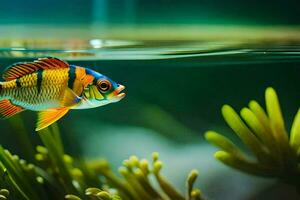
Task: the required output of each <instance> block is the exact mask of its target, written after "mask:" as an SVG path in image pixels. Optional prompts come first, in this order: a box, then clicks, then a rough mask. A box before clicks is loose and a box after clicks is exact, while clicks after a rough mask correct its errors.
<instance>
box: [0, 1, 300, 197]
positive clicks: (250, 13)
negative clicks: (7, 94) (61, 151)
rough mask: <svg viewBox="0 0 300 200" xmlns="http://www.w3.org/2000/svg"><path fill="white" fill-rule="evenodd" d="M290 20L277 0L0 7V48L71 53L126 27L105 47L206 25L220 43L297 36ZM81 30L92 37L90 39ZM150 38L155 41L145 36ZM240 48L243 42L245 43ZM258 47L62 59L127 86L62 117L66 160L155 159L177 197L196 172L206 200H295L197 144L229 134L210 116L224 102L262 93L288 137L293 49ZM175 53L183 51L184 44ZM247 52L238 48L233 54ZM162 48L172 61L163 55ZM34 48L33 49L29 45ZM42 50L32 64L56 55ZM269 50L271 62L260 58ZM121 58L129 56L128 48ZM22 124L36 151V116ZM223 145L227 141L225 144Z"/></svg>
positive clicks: (293, 7) (295, 79)
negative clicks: (116, 97) (270, 98)
mask: <svg viewBox="0 0 300 200" xmlns="http://www.w3.org/2000/svg"><path fill="white" fill-rule="evenodd" d="M299 11H300V6H299V3H298V2H297V1H281V0H275V1H237V0H230V1H220V0H215V1H208V0H206V1H197V0H190V1H183V0H180V1H171V0H159V1H146V0H144V1H142V0H139V1H138V0H128V1H117V0H112V1H108V0H107V1H105V0H94V1H80V0H73V1H58V0H54V1H39V2H37V1H21V0H17V1H10V2H9V1H3V2H1V6H0V23H1V24H0V32H1V33H2V34H1V36H0V37H1V38H2V39H5V38H9V41H10V42H9V43H4V44H2V45H1V47H2V48H6V50H7V49H8V50H10V48H20V47H25V52H26V48H27V47H28V46H26V44H27V43H26V42H24V43H21V45H20V43H14V41H16V40H14V37H16V38H18V40H19V39H20V38H27V39H28V38H30V37H32V38H31V39H32V40H35V39H37V38H39V39H41V38H42V39H43V37H45V36H47V37H51V38H56V37H57V38H60V39H61V38H65V39H68V40H71V43H72V44H73V43H74V42H75V41H78V40H76V39H77V37H79V38H81V37H84V38H86V39H95V38H97V39H101V36H102V35H103V32H105V34H104V35H105V38H106V39H107V38H109V37H110V36H112V35H110V34H108V33H110V32H111V31H112V30H115V28H116V27H117V28H118V30H122V29H126V28H127V27H130V31H127V30H126V31H124V32H123V31H117V32H116V31H112V32H113V36H114V38H122V37H124V36H123V33H125V32H126V35H127V37H129V38H131V39H134V38H135V37H139V38H142V37H143V35H139V34H137V33H135V30H139V29H140V28H141V27H143V28H145V27H146V30H147V35H148V36H147V40H150V41H151V32H152V31H153V33H155V32H156V31H158V30H165V29H166V30H165V31H166V32H168V29H167V28H166V27H170V26H171V27H172V29H171V31H170V34H171V33H174V32H175V33H176V30H177V31H178V29H176V27H180V34H177V36H181V37H183V38H184V35H185V34H187V35H188V34H191V33H189V32H188V30H190V29H186V31H187V32H186V33H185V29H184V27H185V26H193V27H198V29H200V30H201V29H202V28H201V27H205V26H212V25H213V26H216V28H215V29H213V30H212V32H213V33H214V34H216V35H218V36H220V37H221V36H223V34H222V32H223V31H224V30H225V29H226V27H227V26H237V28H236V30H237V32H242V33H243V31H245V30H244V29H245V28H247V27H250V29H251V27H252V26H255V27H259V28H260V29H261V30H262V31H263V30H264V29H265V28H266V29H267V28H270V27H273V26H275V27H277V26H278V27H279V28H277V29H276V30H277V31H275V32H276V34H278V33H280V34H281V33H283V34H284V32H285V29H284V28H283V29H281V27H291V28H295V29H298V25H299V23H300V21H299V16H298V15H299V13H300V12H299ZM16 27H17V28H16ZM33 27H34V28H33ZM56 28H59V31H58V29H56ZM198 29H197V30H198ZM46 30H47V31H46ZM48 30H50V31H48ZM90 30H92V32H93V34H91V35H90ZM246 30H247V29H246ZM281 30H282V31H281ZM49 32H50V33H49ZM82 32H83V34H82ZM149 32H150V34H149ZM216 32H217V33H216ZM225 32H226V31H224V33H225ZM273 32H274V31H273ZM143 33H145V32H143ZM175 33H174V34H175ZM245 34H247V31H245ZM251 34H252V32H251V33H249V32H248V35H247V37H248V36H253V37H254V38H255V32H253V35H251ZM149 35H150V38H149ZM154 35H155V34H154ZM208 35H209V34H208ZM227 35H230V34H228V33H227ZM167 36H168V35H167ZM167 36H166V35H164V38H163V40H166V39H168V37H167ZM89 37H91V38H89ZM196 38H197V39H199V40H201V41H202V42H203V40H204V41H205V38H204V39H203V38H201V37H196ZM267 38H268V35H264V39H267ZM288 38H289V37H288ZM157 39H159V36H156V37H155V40H157ZM234 39H235V38H234V37H232V38H231V39H230V40H234ZM152 40H154V39H152ZM174 40H175V41H176V38H174V37H172V39H170V41H168V42H170V43H172V42H174ZM178 40H182V38H180V39H178ZM193 40H195V38H193ZM230 40H229V42H230ZM252 40H253V38H252V39H251V41H252ZM61 41H62V42H61V43H60V44H61V45H62V46H63V48H62V50H68V45H70V43H68V45H64V40H61ZM243 41H244V43H247V42H248V40H247V38H246V39H245V38H244V39H243ZM192 42H193V41H192ZM209 42H212V41H209ZM213 42H215V41H213ZM218 42H220V41H219V40H218V41H217V43H218ZM227 42H228V39H227ZM234 42H236V41H234ZM50 43H51V42H50ZM260 43H261V46H260V47H261V48H260V50H261V52H264V51H265V52H268V53H267V54H266V55H263V54H259V55H256V56H255V54H254V55H253V54H247V53H246V54H243V55H235V54H230V55H223V54H221V55H219V56H213V55H209V56H207V57H203V56H200V55H201V53H202V49H198V53H200V55H198V56H195V57H187V58H172V59H171V58H167V59H141V60H137V59H134V57H131V59H116V60H114V59H112V58H114V54H113V56H112V57H110V59H105V58H106V57H105V56H101V57H100V58H94V59H86V58H85V59H81V57H80V56H79V57H66V59H67V60H68V59H69V58H72V59H69V60H68V61H69V62H70V63H72V64H78V65H81V66H86V67H91V68H93V69H95V70H97V71H99V72H101V73H103V74H106V75H108V76H110V77H111V78H112V79H114V80H116V81H118V82H120V83H122V84H124V85H125V86H126V87H127V88H126V93H127V97H126V98H125V99H124V100H122V101H121V102H119V103H117V104H112V105H108V106H105V107H102V108H98V109H91V110H80V111H77V110H76V111H71V112H70V113H69V114H68V115H67V116H66V117H64V118H63V119H62V120H60V122H59V125H60V127H61V130H62V134H63V139H64V140H63V141H64V143H65V144H66V148H67V152H68V153H71V154H73V155H77V156H84V157H85V158H95V157H105V158H108V159H109V161H111V162H112V165H113V167H115V168H116V166H119V165H120V164H121V161H122V160H123V159H125V158H127V157H128V156H129V155H132V154H135V155H138V156H139V157H149V156H150V154H151V152H153V151H159V152H160V154H161V159H162V160H164V161H165V163H166V166H165V169H166V170H165V171H164V173H165V174H166V176H168V177H169V178H170V179H171V180H172V181H174V182H175V183H176V185H177V186H178V187H179V188H184V182H183V179H184V177H185V175H186V174H187V173H188V171H189V170H190V169H192V168H196V169H198V170H199V171H200V180H199V183H198V184H199V185H200V187H201V189H202V190H203V192H204V193H205V194H206V195H207V196H208V197H209V198H210V199H281V198H282V197H286V194H289V195H290V199H293V198H294V199H297V196H296V195H295V193H294V192H295V191H294V190H293V189H292V188H290V187H287V186H286V185H279V186H278V185H276V184H274V183H275V182H274V181H273V180H266V179H262V178H256V177H251V176H247V175H244V174H242V173H239V172H236V171H234V170H232V169H229V168H227V167H225V166H223V165H222V164H220V163H218V162H217V161H215V160H214V159H213V156H212V155H213V153H214V151H215V150H216V149H215V148H214V147H211V146H210V145H209V144H207V142H205V141H204V139H203V133H204V131H206V130H208V129H214V130H218V131H220V132H222V133H224V134H227V135H230V134H231V131H230V130H229V129H228V128H227V127H226V124H225V123H224V121H223V119H222V117H221V114H220V108H221V106H222V105H223V104H224V103H228V104H230V105H233V106H234V107H235V108H236V109H237V110H239V109H241V108H242V107H243V106H246V105H247V103H248V102H249V101H250V100H252V99H256V100H258V101H259V102H260V103H262V104H263V102H264V96H263V95H264V90H265V88H266V87H268V86H272V87H274V88H275V89H276V90H277V92H278V94H279V98H280V102H281V105H282V109H283V112H284V116H285V117H286V122H290V123H287V127H288V128H290V124H291V121H292V118H293V115H294V114H295V113H296V111H297V109H298V108H299V102H300V101H299V100H300V94H299V74H300V73H299V72H300V70H299V64H300V63H299V61H300V59H299V56H298V53H299V50H298V49H299V48H298V44H299V42H298V41H297V40H295V39H293V40H291V41H289V42H286V41H285V42H283V43H282V44H281V42H280V40H279V41H277V42H276V43H274V45H273V46H270V45H266V46H264V42H260ZM269 43H270V42H269ZM269 43H268V44H269ZM155 44H158V46H157V45H154V50H157V49H156V48H159V44H160V43H159V41H158V42H155ZM222 44H223V43H222ZM22 45H24V46H22ZM47 45H49V44H47ZM183 45H186V46H187V47H188V46H189V45H191V42H189V43H183ZM29 46H30V45H29ZM50 46H51V45H50ZM71 46H72V45H71ZM251 47H253V46H251V45H250V46H247V45H246V46H242V47H241V49H242V50H245V49H249V48H251ZM44 48H46V46H44ZM60 48H61V47H60ZM167 48H169V50H174V51H175V52H176V49H172V48H173V47H167ZM40 49H43V46H39V48H38V50H40ZM46 49H47V50H48V51H46V52H43V53H42V54H39V56H40V55H43V54H45V55H49V54H50V55H51V54H52V53H53V52H52V50H57V49H51V48H50V49H49V48H48V46H47V48H46ZM78 49H79V50H80V48H77V49H76V50H78ZM120 49H121V51H122V48H120ZM120 49H119V50H120ZM278 49H280V55H277V54H274V55H273V54H270V52H272V51H278ZM2 50H3V49H2ZM152 50H153V49H152ZM124 51H128V52H130V50H128V49H126V50H124ZM22 52H23V51H22ZM103 52H104V53H105V52H107V49H104V50H103ZM147 52H148V51H146V54H147ZM23 53H24V52H23ZM192 53H195V52H194V51H192V52H190V51H187V52H185V54H187V55H188V54H192ZM5 55H6V56H3V55H2V54H1V59H0V65H1V67H2V68H3V69H4V68H5V67H6V66H8V65H10V64H12V63H14V62H17V61H27V60H31V59H33V57H30V56H27V57H26V58H24V57H23V58H20V57H22V55H23V54H17V55H19V56H20V55H21V56H20V57H18V58H16V57H15V56H11V57H9V56H7V55H10V54H5ZM12 55H14V54H12ZM103 55H106V54H103ZM270 55H271V56H270ZM285 55H287V56H285ZM39 56H38V57H39ZM62 58H64V57H63V56H62ZM74 58H75V59H74ZM22 117H23V118H24V120H25V124H26V127H27V129H28V130H29V131H31V133H32V135H31V139H32V141H33V143H35V144H38V143H39V140H38V137H36V135H35V133H34V132H33V131H32V130H33V129H34V126H35V120H36V114H35V113H33V112H25V113H23V114H22ZM0 127H1V136H0V138H1V144H3V145H4V146H5V147H6V148H8V149H11V150H12V152H14V153H17V154H20V155H22V154H23V152H22V151H21V148H20V147H21V145H20V144H21V143H22V141H20V140H19V139H18V138H16V137H15V136H14V135H13V131H12V127H10V126H9V124H8V123H7V121H1V122H0ZM232 138H233V139H234V140H236V138H235V137H234V136H232ZM178 172H180V173H178ZM237 185H238V186H239V188H238V189H236V187H237ZM274 188H275V189H274Z"/></svg>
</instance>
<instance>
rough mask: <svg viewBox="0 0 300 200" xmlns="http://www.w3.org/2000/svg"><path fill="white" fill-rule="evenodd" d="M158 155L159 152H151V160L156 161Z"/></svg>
mask: <svg viewBox="0 0 300 200" xmlns="http://www.w3.org/2000/svg"><path fill="white" fill-rule="evenodd" d="M158 157H159V153H158V152H153V153H152V160H153V162H155V161H157V160H158Z"/></svg>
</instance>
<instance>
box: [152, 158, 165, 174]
mask: <svg viewBox="0 0 300 200" xmlns="http://www.w3.org/2000/svg"><path fill="white" fill-rule="evenodd" d="M162 167H163V163H162V162H161V161H156V162H155V163H154V164H153V173H154V174H159V172H160V170H161V168H162Z"/></svg>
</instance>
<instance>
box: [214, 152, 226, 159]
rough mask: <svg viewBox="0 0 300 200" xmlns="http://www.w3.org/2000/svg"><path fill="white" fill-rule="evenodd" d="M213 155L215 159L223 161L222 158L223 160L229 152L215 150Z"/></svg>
mask: <svg viewBox="0 0 300 200" xmlns="http://www.w3.org/2000/svg"><path fill="white" fill-rule="evenodd" d="M214 157H215V158H216V159H217V160H220V161H223V160H225V159H226V158H228V157H229V153H227V152H225V151H217V152H216V153H215V154H214Z"/></svg>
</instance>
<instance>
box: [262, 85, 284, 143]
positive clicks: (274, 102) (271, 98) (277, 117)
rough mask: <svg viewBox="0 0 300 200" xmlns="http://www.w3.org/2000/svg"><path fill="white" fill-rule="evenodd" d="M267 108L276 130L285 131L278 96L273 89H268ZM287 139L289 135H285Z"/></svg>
mask: <svg viewBox="0 0 300 200" xmlns="http://www.w3.org/2000/svg"><path fill="white" fill-rule="evenodd" d="M266 106H267V111H268V114H269V117H270V120H271V122H272V123H273V124H274V125H275V126H276V128H280V129H284V121H283V117H282V113H281V109H280V105H279V101H278V97H277V94H276V92H275V90H274V89H273V88H267V89H266ZM285 136H286V137H285V138H287V135H285Z"/></svg>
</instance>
